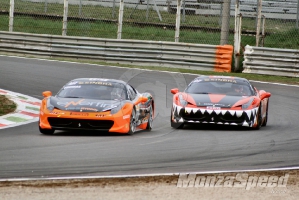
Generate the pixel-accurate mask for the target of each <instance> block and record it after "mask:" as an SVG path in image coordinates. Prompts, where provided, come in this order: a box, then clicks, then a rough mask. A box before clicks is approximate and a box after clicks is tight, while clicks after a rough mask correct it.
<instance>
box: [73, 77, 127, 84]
mask: <svg viewBox="0 0 299 200" xmlns="http://www.w3.org/2000/svg"><path fill="white" fill-rule="evenodd" d="M89 81H93V82H97V81H100V82H110V83H122V84H127V83H126V82H125V81H123V80H118V79H109V78H76V79H73V80H71V81H69V82H89Z"/></svg>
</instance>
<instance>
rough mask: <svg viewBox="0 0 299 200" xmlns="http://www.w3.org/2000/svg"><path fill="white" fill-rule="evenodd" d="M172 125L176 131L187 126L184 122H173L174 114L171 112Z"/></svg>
mask: <svg viewBox="0 0 299 200" xmlns="http://www.w3.org/2000/svg"><path fill="white" fill-rule="evenodd" d="M170 125H171V127H172V128H175V129H183V128H184V125H185V124H184V122H174V121H172V112H171V116H170Z"/></svg>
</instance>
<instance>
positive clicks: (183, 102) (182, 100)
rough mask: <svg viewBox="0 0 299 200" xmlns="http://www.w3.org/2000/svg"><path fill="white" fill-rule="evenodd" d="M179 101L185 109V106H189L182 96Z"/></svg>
mask: <svg viewBox="0 0 299 200" xmlns="http://www.w3.org/2000/svg"><path fill="white" fill-rule="evenodd" d="M179 100H180V104H181V105H182V106H183V107H185V106H186V105H187V104H188V102H187V101H186V100H185V99H184V98H183V96H182V95H179Z"/></svg>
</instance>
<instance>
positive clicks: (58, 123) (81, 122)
mask: <svg viewBox="0 0 299 200" xmlns="http://www.w3.org/2000/svg"><path fill="white" fill-rule="evenodd" d="M48 121H49V123H50V125H51V126H52V128H54V129H88V130H109V129H110V128H111V127H112V126H113V124H114V122H113V121H111V120H90V119H69V118H53V117H49V118H48Z"/></svg>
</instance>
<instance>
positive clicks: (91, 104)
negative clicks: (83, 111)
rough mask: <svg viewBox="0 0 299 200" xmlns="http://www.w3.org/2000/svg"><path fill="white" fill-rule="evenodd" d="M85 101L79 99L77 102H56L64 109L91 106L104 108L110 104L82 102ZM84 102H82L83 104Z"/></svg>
mask: <svg viewBox="0 0 299 200" xmlns="http://www.w3.org/2000/svg"><path fill="white" fill-rule="evenodd" d="M84 100H85V99H81V100H79V101H77V102H74V101H71V102H62V101H58V102H57V105H59V106H64V107H65V108H69V109H70V108H76V107H75V106H91V107H100V108H105V107H107V106H109V105H110V104H106V103H101V102H90V101H84ZM83 101H84V102H83Z"/></svg>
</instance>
